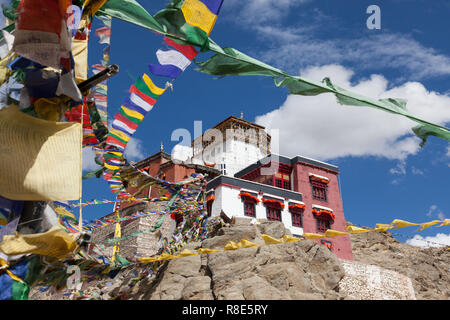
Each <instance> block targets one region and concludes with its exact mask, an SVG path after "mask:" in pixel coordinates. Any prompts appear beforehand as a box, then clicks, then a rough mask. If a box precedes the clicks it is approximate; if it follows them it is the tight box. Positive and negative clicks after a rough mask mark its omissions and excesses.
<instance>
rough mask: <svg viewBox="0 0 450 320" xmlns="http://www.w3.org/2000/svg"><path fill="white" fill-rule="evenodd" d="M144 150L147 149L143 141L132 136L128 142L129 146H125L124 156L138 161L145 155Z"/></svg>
mask: <svg viewBox="0 0 450 320" xmlns="http://www.w3.org/2000/svg"><path fill="white" fill-rule="evenodd" d="M144 152H145V151H144V146H143V143H142V141H141V140H139V139H137V138H131V139H130V141H128V143H127V147H126V148H125V153H124V156H125V158H126V159H127V160H128V161H130V160H134V161H138V160H142V159H143V158H144V157H145V154H144Z"/></svg>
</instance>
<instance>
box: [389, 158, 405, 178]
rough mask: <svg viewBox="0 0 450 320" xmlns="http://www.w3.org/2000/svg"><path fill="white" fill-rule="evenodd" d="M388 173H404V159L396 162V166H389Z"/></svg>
mask: <svg viewBox="0 0 450 320" xmlns="http://www.w3.org/2000/svg"><path fill="white" fill-rule="evenodd" d="M389 173H391V174H400V175H404V174H406V161H405V160H400V161H399V162H398V163H397V167H395V168H391V169H390V170H389Z"/></svg>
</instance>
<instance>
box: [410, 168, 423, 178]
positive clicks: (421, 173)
mask: <svg viewBox="0 0 450 320" xmlns="http://www.w3.org/2000/svg"><path fill="white" fill-rule="evenodd" d="M411 172H412V174H415V175H421V176H423V171H422V170H420V169H419V168H416V167H412V168H411Z"/></svg>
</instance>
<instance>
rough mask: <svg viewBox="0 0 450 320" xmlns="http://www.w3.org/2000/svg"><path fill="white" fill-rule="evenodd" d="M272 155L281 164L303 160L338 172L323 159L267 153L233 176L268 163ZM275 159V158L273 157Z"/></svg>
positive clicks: (244, 173) (238, 175)
mask: <svg viewBox="0 0 450 320" xmlns="http://www.w3.org/2000/svg"><path fill="white" fill-rule="evenodd" d="M272 157H275V158H278V159H277V162H279V163H283V164H287V165H289V166H292V165H294V164H296V163H297V162H303V163H307V164H311V165H314V166H317V167H321V168H325V169H328V170H332V171H336V172H338V173H339V168H338V167H337V166H335V165H332V164H329V163H326V162H323V161H319V160H314V159H311V158H307V157H302V156H295V157H293V158H288V157H285V156H281V155H278V154H269V155H268V156H266V157H265V158H262V159H260V160H258V161H256V162H255V163H253V164H251V165H249V166H248V167H246V168H244V169H242V170H241V171H238V172H236V173H235V175H234V176H235V177H236V178H239V177H242V176H244V175H246V174H247V173H249V172H251V171H253V170H255V169H256V168H259V167H261V166H263V165H265V164H268V163H270V160H271V158H272ZM274 160H275V159H274Z"/></svg>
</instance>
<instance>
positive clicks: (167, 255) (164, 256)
mask: <svg viewBox="0 0 450 320" xmlns="http://www.w3.org/2000/svg"><path fill="white" fill-rule="evenodd" d="M176 258H179V257H177V256H173V255H171V254H169V253H167V252H164V253H163V254H162V255H160V256H159V258H158V260H170V259H176Z"/></svg>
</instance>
